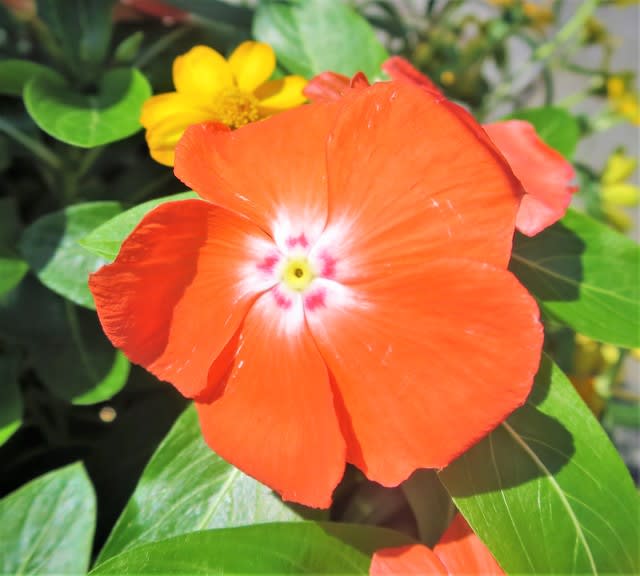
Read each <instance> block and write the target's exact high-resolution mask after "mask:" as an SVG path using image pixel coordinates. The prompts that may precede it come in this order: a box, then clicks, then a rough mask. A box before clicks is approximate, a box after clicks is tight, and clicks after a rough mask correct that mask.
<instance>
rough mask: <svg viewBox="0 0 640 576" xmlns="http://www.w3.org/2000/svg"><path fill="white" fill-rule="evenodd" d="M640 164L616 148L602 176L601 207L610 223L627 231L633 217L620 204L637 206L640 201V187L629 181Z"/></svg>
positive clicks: (618, 228)
mask: <svg viewBox="0 0 640 576" xmlns="http://www.w3.org/2000/svg"><path fill="white" fill-rule="evenodd" d="M637 165H638V160H637V159H636V158H633V157H631V156H628V155H627V154H625V153H624V152H623V151H622V150H616V151H615V152H614V153H613V154H611V156H609V159H608V160H607V164H606V166H605V168H604V170H603V172H602V176H601V177H600V201H601V209H602V212H603V214H604V215H605V217H606V218H607V220H608V222H609V224H611V225H612V226H613V227H614V228H616V229H617V230H620V231H621V232H626V231H627V230H628V229H629V228H630V227H631V225H632V223H631V218H630V217H629V216H628V214H626V213H625V212H624V211H623V210H621V209H620V206H625V207H629V206H636V205H637V204H638V203H639V202H640V188H638V186H636V185H634V184H631V183H630V182H627V180H628V178H629V177H630V176H631V174H633V172H634V171H635V169H636V167H637Z"/></svg>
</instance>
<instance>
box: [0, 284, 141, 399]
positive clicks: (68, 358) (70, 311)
mask: <svg viewBox="0 0 640 576" xmlns="http://www.w3.org/2000/svg"><path fill="white" fill-rule="evenodd" d="M0 336H4V337H5V338H6V339H7V340H8V341H10V342H15V343H16V344H19V345H21V346H23V347H24V348H25V349H26V350H27V353H28V356H29V360H30V362H31V364H32V366H33V369H34V370H35V372H36V374H37V375H38V377H39V378H40V379H41V380H42V382H43V383H44V384H45V386H46V387H47V388H48V389H49V390H51V392H52V393H54V394H55V395H56V396H58V397H60V398H63V399H64V400H69V401H72V402H77V403H80V404H87V403H89V402H101V401H104V400H108V399H109V398H111V397H112V396H113V395H114V394H115V393H116V392H118V391H119V390H120V389H121V388H122V387H123V386H124V385H125V384H126V382H127V378H128V375H129V362H128V361H127V360H126V359H125V358H124V357H123V355H122V353H121V352H118V351H116V350H115V349H114V348H113V346H111V344H110V342H109V341H108V340H107V337H106V336H105V335H104V333H103V331H102V328H101V327H100V324H99V322H98V318H97V316H96V313H95V312H93V311H92V310H87V309H85V308H79V307H77V306H74V305H73V304H72V303H71V302H69V301H68V300H63V299H62V298H60V297H59V296H57V295H56V294H54V293H53V292H51V290H48V289H47V288H45V287H44V286H43V285H42V284H40V283H39V282H37V281H36V280H35V279H34V278H33V276H31V275H27V276H26V277H25V278H24V279H23V281H22V282H21V283H20V284H19V285H18V286H17V287H16V288H15V289H14V290H12V291H11V292H9V293H8V294H6V295H5V296H4V297H2V298H0Z"/></svg>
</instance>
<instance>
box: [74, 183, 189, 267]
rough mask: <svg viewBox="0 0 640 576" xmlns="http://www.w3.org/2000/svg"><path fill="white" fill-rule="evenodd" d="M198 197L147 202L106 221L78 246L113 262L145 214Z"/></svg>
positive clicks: (185, 193) (181, 197) (165, 198)
mask: <svg viewBox="0 0 640 576" xmlns="http://www.w3.org/2000/svg"><path fill="white" fill-rule="evenodd" d="M198 197H199V196H198V195H197V194H196V193H195V192H183V193H181V194H173V195H171V196H165V197H164V198H155V199H153V200H149V201H148V202H144V203H143V204H139V205H138V206H134V207H133V208H131V209H129V210H127V211H126V212H123V213H122V214H118V215H117V216H116V217H115V218H112V219H111V220H108V221H107V222H105V223H104V224H102V225H101V226H99V227H98V228H96V229H95V230H93V232H91V233H90V234H88V235H87V236H85V237H84V238H82V240H80V244H82V246H84V247H85V248H86V249H87V250H89V251H90V252H93V253H94V254H97V255H98V256H101V257H102V258H106V259H107V260H113V259H114V258H115V257H116V256H117V255H118V252H119V250H120V245H121V244H122V242H123V241H124V239H125V238H126V237H127V236H128V235H129V234H131V232H132V231H133V229H134V228H135V227H136V226H137V225H138V224H139V223H140V220H142V218H143V217H144V215H145V214H146V213H147V212H150V211H151V210H153V209H154V208H155V207H156V206H159V205H160V204H164V203H165V202H174V201H176V200H188V199H190V198H198Z"/></svg>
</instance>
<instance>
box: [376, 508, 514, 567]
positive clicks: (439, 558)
mask: <svg viewBox="0 0 640 576" xmlns="http://www.w3.org/2000/svg"><path fill="white" fill-rule="evenodd" d="M369 574H370V575H371V576H404V575H405V574H421V575H423V576H426V575H428V574H429V575H430V574H448V575H450V576H462V575H478V576H502V575H504V572H503V571H502V569H501V568H500V566H499V565H498V563H497V562H496V561H495V559H494V558H493V556H492V555H491V552H489V550H488V548H487V547H486V546H485V545H484V544H483V542H482V540H480V538H478V536H476V535H475V534H474V533H473V530H471V527H470V526H469V524H467V521H466V520H465V519H464V518H463V516H462V515H461V514H457V515H456V517H455V518H454V519H453V521H452V522H451V525H450V526H449V528H448V529H447V531H446V532H445V533H444V535H443V536H442V538H441V539H440V542H438V544H437V545H436V546H435V548H434V549H433V550H430V549H429V548H427V547H426V546H424V545H422V544H414V545H411V546H402V547H399V548H384V549H382V550H378V551H377V552H376V553H375V554H374V555H373V558H372V560H371V568H370V570H369Z"/></svg>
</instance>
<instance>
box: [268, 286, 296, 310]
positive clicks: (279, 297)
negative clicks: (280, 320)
mask: <svg viewBox="0 0 640 576" xmlns="http://www.w3.org/2000/svg"><path fill="white" fill-rule="evenodd" d="M271 293H272V294H273V299H274V300H275V301H276V304H277V305H278V306H279V307H280V308H283V309H284V310H287V309H288V308H291V304H292V302H291V298H289V297H288V296H287V295H286V294H283V293H282V292H280V290H278V289H277V288H274V289H273V290H271Z"/></svg>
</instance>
